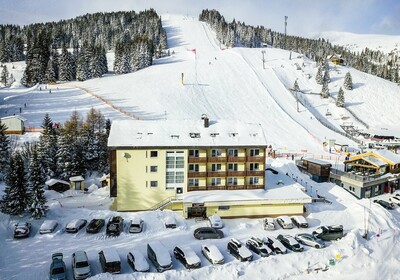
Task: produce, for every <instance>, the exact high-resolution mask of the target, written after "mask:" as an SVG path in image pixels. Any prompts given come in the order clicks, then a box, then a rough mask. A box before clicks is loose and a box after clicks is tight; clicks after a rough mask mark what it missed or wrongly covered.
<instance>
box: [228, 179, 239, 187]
mask: <svg viewBox="0 0 400 280" xmlns="http://www.w3.org/2000/svg"><path fill="white" fill-rule="evenodd" d="M237 184H238V180H237V178H236V177H228V186H236V185H237Z"/></svg>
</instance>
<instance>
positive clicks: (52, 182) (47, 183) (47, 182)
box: [45, 179, 69, 187]
mask: <svg viewBox="0 0 400 280" xmlns="http://www.w3.org/2000/svg"><path fill="white" fill-rule="evenodd" d="M57 183H61V184H64V185H68V186H69V183H68V182H67V181H63V180H59V179H49V180H47V181H46V183H45V184H46V185H48V186H50V187H51V186H53V185H55V184H57Z"/></svg>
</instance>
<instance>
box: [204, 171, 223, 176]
mask: <svg viewBox="0 0 400 280" xmlns="http://www.w3.org/2000/svg"><path fill="white" fill-rule="evenodd" d="M225 176H226V172H225V171H208V172H207V177H225Z"/></svg>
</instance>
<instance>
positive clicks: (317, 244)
mask: <svg viewBox="0 0 400 280" xmlns="http://www.w3.org/2000/svg"><path fill="white" fill-rule="evenodd" d="M294 238H295V239H296V240H297V241H298V242H299V243H301V244H303V245H307V246H311V247H314V248H317V249H320V248H324V247H325V243H324V241H322V240H321V239H318V238H316V237H315V236H314V235H312V234H309V233H299V234H296V235H295V237H294Z"/></svg>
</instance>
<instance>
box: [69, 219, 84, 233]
mask: <svg viewBox="0 0 400 280" xmlns="http://www.w3.org/2000/svg"><path fill="white" fill-rule="evenodd" d="M86 223H87V221H86V220H85V219H75V220H72V221H70V222H69V223H68V224H67V226H66V227H65V231H66V232H70V233H77V232H78V231H79V230H80V229H81V228H83V227H84V226H85V225H86Z"/></svg>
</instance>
